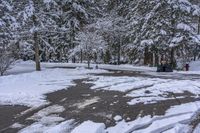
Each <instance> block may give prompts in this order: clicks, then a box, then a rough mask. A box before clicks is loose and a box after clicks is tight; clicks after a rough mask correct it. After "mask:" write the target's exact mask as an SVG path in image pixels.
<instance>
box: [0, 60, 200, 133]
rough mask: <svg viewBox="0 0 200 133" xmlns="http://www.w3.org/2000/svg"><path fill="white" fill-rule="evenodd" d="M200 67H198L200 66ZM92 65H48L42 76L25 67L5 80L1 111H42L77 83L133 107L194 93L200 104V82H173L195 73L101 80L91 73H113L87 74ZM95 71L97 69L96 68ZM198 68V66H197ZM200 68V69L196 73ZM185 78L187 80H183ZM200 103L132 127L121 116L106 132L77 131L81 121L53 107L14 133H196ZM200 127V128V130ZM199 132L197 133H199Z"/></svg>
mask: <svg viewBox="0 0 200 133" xmlns="http://www.w3.org/2000/svg"><path fill="white" fill-rule="evenodd" d="M197 64H198V63H197ZM86 66H87V65H86V64H71V63H69V64H67V63H42V68H43V69H42V71H40V72H35V71H34V63H33V62H31V61H28V62H19V63H17V64H16V65H15V66H13V68H12V69H10V70H9V71H8V72H7V75H6V76H2V77H0V90H1V91H0V105H25V106H29V107H34V108H36V107H38V106H41V105H45V104H47V103H48V101H46V99H45V95H44V94H46V93H49V92H54V91H57V90H61V89H68V88H69V87H70V86H73V85H75V84H74V83H73V80H75V79H83V78H89V79H91V80H90V81H87V82H86V83H93V84H94V85H93V86H92V87H91V89H95V90H98V89H104V90H114V91H120V92H123V93H125V94H126V95H125V96H128V97H132V100H130V101H129V102H128V104H129V105H130V106H131V105H136V104H139V103H142V104H151V103H157V102H159V101H165V100H169V99H174V97H173V96H171V94H175V93H179V94H183V93H184V92H188V93H190V94H192V96H191V97H194V98H197V97H199V95H200V79H193V80H190V79H187V78H186V79H184V80H183V79H182V80H179V79H171V78H170V76H171V77H173V75H177V74H180V73H181V74H182V73H184V74H188V75H189V74H200V72H198V71H197V70H199V69H193V67H192V66H193V65H191V70H194V71H193V72H174V73H168V74H160V75H164V76H168V77H169V78H167V79H164V78H158V77H148V76H147V77H140V76H137V77H128V76H95V75H92V74H90V73H108V71H106V70H102V69H91V70H88V69H84V68H83V67H86ZM92 66H93V67H95V65H92ZM197 66H198V65H197ZM52 67H77V68H76V69H65V68H52ZM99 68H104V69H110V70H129V71H141V72H143V73H147V74H149V75H152V76H153V75H159V74H158V73H155V72H154V71H155V68H148V67H135V66H131V65H121V66H112V65H99ZM194 68H196V67H194ZM180 76H181V75H180ZM185 97H187V96H185V95H180V96H179V97H176V98H185ZM99 100H100V99H99V97H95V98H93V99H89V100H86V101H85V102H84V103H81V104H79V103H77V104H76V105H74V106H76V107H77V108H78V109H83V108H85V107H86V106H88V105H90V104H94V103H97V102H98V101H99ZM199 107H200V102H199V101H196V102H189V103H184V104H180V105H175V106H172V107H170V108H169V109H168V110H166V112H165V114H164V115H162V116H157V115H154V116H143V117H140V116H138V118H137V119H136V120H134V121H129V122H126V120H124V119H123V117H122V116H119V115H117V116H115V117H114V119H115V120H116V125H115V126H113V127H108V128H106V127H105V124H104V123H95V122H92V121H85V122H83V123H81V124H79V125H77V123H76V121H75V120H73V119H72V120H65V119H64V118H63V117H61V116H59V115H57V113H61V112H63V111H65V108H63V107H62V106H60V105H52V106H49V107H47V108H44V109H42V110H40V111H39V112H37V113H35V114H34V115H33V116H31V117H30V118H28V119H30V120H34V121H36V122H35V123H33V124H31V125H30V126H28V127H24V125H21V124H20V123H15V124H13V125H12V126H11V127H12V128H23V129H22V130H20V133H37V132H44V133H55V132H57V133H66V132H72V133H86V132H87V133H90V132H91V133H105V132H108V133H132V132H133V133H154V132H165V133H182V131H183V130H184V131H186V130H190V127H188V126H187V125H186V123H187V122H188V121H189V120H190V119H191V118H192V117H193V116H194V114H195V112H197V111H198V110H199V109H200V108H199ZM198 127H199V126H198ZM198 127H197V129H196V130H195V133H196V132H198V131H199V130H198Z"/></svg>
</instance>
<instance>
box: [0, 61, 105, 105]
mask: <svg viewBox="0 0 200 133" xmlns="http://www.w3.org/2000/svg"><path fill="white" fill-rule="evenodd" d="M23 68H24V69H23ZM33 69H34V65H33V64H32V62H31V63H29V62H25V63H19V64H17V65H16V67H14V68H13V69H11V70H9V73H14V75H12V74H11V75H7V76H2V77H0V90H1V91H0V104H1V105H26V106H30V107H33V106H41V105H43V104H46V103H47V102H48V101H46V100H45V96H44V95H43V94H46V93H50V92H54V91H57V90H61V89H67V88H68V87H69V86H73V85H74V83H73V82H72V81H73V80H75V79H81V78H87V77H88V75H87V74H88V73H102V72H106V71H105V70H100V69H99V70H95V69H91V70H87V69H84V68H77V69H60V68H55V69H46V68H45V67H44V68H43V70H42V71H40V72H36V71H34V72H29V73H23V72H28V71H29V70H31V71H32V70H33ZM18 70H19V71H18ZM18 72H22V73H23V74H19V73H18ZM16 73H18V74H16Z"/></svg>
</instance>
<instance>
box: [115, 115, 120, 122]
mask: <svg viewBox="0 0 200 133" xmlns="http://www.w3.org/2000/svg"><path fill="white" fill-rule="evenodd" d="M114 120H115V121H120V120H122V117H121V116H120V115H116V116H115V117H114Z"/></svg>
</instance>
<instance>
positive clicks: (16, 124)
mask: <svg viewBox="0 0 200 133" xmlns="http://www.w3.org/2000/svg"><path fill="white" fill-rule="evenodd" d="M23 126H24V125H22V124H20V123H14V124H13V125H11V128H22V127H23Z"/></svg>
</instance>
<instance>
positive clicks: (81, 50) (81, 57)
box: [81, 49, 83, 63]
mask: <svg viewBox="0 0 200 133" xmlns="http://www.w3.org/2000/svg"><path fill="white" fill-rule="evenodd" d="M81 63H83V50H82V49H81Z"/></svg>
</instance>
